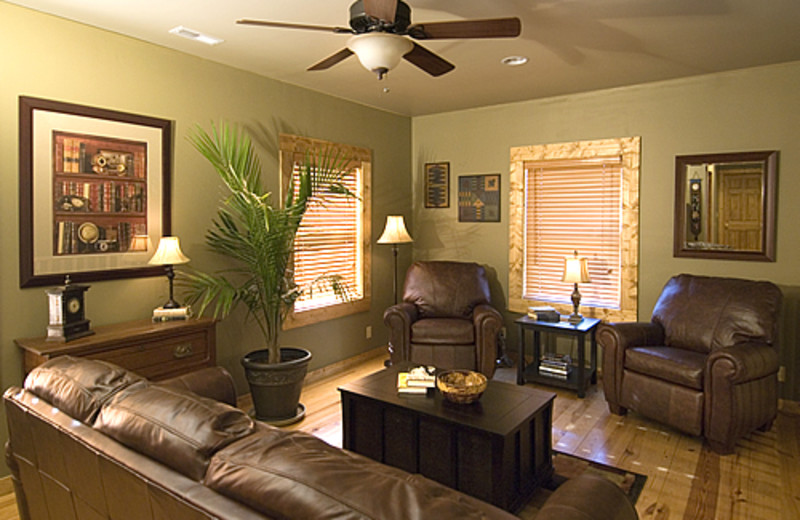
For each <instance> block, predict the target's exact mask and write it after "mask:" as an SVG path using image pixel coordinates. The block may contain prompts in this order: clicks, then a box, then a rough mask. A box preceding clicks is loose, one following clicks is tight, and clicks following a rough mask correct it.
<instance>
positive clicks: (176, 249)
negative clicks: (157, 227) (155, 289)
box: [148, 237, 189, 309]
mask: <svg viewBox="0 0 800 520" xmlns="http://www.w3.org/2000/svg"><path fill="white" fill-rule="evenodd" d="M188 261H189V258H188V257H187V256H186V255H184V254H183V252H182V251H181V244H180V241H179V240H178V237H161V240H160V241H159V242H158V249H156V253H155V254H154V255H153V258H151V259H150V261H149V262H148V263H149V264H151V265H163V266H164V267H165V269H166V272H167V279H169V300H168V301H167V303H165V304H164V305H163V307H164V308H165V309H178V308H180V306H181V305H180V304H179V303H178V302H176V301H175V298H173V296H172V282H173V280H174V279H175V271H174V270H173V268H172V266H173V265H178V264H185V263H187V262H188Z"/></svg>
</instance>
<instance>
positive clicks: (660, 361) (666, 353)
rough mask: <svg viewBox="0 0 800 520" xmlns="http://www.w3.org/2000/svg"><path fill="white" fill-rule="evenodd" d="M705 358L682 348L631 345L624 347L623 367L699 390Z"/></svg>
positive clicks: (701, 386)
mask: <svg viewBox="0 0 800 520" xmlns="http://www.w3.org/2000/svg"><path fill="white" fill-rule="evenodd" d="M707 358H708V356H706V355H705V354H700V353H698V352H694V351H691V350H685V349H682V348H673V347H633V348H629V349H627V350H625V369H626V370H633V371H635V372H639V373H640V374H645V375H648V376H651V377H656V378H658V379H663V380H664V381H669V382H670V383H675V384H676V385H681V386H688V387H689V388H694V389H695V390H702V389H703V369H704V368H705V364H706V359H707Z"/></svg>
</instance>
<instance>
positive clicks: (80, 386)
mask: <svg viewBox="0 0 800 520" xmlns="http://www.w3.org/2000/svg"><path fill="white" fill-rule="evenodd" d="M143 380H144V379H143V378H142V377H141V376H139V375H137V374H134V373H133V372H131V371H129V370H126V369H124V368H121V367H118V366H116V365H112V364H111V363H106V362H105V361H98V360H94V359H85V358H81V359H77V358H74V357H72V356H59V357H56V358H53V359H51V360H49V361H46V362H45V363H43V364H41V365H39V366H38V367H36V368H34V369H33V370H31V372H30V373H29V374H28V376H27V377H26V378H25V389H26V390H28V391H29V392H31V393H33V394H35V395H37V396H38V397H40V398H42V399H44V400H45V401H47V402H48V403H50V404H52V405H53V406H55V407H56V408H58V409H59V410H61V411H62V412H64V413H66V414H67V415H69V416H70V417H72V418H73V419H77V420H79V421H81V422H84V423H91V422H92V421H93V420H94V418H95V416H96V414H97V412H98V411H99V410H100V407H101V406H103V404H104V403H105V402H106V401H108V400H109V399H111V397H113V396H114V395H115V394H116V393H117V392H119V391H120V390H123V389H125V388H127V387H128V386H130V385H131V384H133V383H136V382H137V381H143Z"/></svg>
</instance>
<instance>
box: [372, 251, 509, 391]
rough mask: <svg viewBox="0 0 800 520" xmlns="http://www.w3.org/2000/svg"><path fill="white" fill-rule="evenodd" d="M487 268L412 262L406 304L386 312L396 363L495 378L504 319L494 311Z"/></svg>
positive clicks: (398, 305)
mask: <svg viewBox="0 0 800 520" xmlns="http://www.w3.org/2000/svg"><path fill="white" fill-rule="evenodd" d="M490 301H491V300H490V294H489V281H488V279H487V277H486V269H484V268H483V267H482V266H480V265H478V264H476V263H471V262H442V261H436V262H414V264H412V265H411V267H409V268H408V272H407V273H406V281H405V286H404V289H403V301H402V302H401V303H399V304H397V305H393V306H392V307H389V308H388V309H386V312H384V314H383V322H384V323H385V324H386V326H387V327H389V329H391V337H390V339H389V352H390V354H391V357H392V362H398V361H411V362H413V363H421V364H426V365H435V366H437V367H439V368H444V369H452V368H465V369H469V370H477V371H479V372H481V373H483V374H484V375H486V377H490V378H491V377H492V375H494V371H495V367H496V358H497V336H498V334H499V333H500V330H501V329H502V327H503V318H502V317H501V316H500V313H499V312H497V310H496V309H495V308H494V307H492V306H491V304H490Z"/></svg>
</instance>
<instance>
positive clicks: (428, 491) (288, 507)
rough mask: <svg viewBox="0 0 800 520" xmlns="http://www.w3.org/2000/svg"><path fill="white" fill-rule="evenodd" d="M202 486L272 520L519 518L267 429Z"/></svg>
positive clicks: (227, 455)
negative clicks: (275, 519) (286, 519)
mask: <svg viewBox="0 0 800 520" xmlns="http://www.w3.org/2000/svg"><path fill="white" fill-rule="evenodd" d="M205 484H206V485H207V486H209V487H210V488H212V489H214V490H216V491H218V492H219V493H221V494H223V495H226V496H228V497H229V498H232V499H234V500H236V501H239V502H243V503H245V504H247V505H249V506H250V507H252V508H253V509H256V510H258V511H260V512H262V513H264V514H265V515H267V516H270V517H273V518H315V519H322V518H336V519H341V520H346V519H373V520H377V519H387V520H396V519H397V518H403V519H405V520H415V519H424V518H430V519H436V520H446V519H450V518H459V519H478V518H487V517H489V518H508V519H512V518H516V517H514V516H512V515H509V514H508V513H505V512H504V511H501V510H500V509H497V508H495V507H494V506H491V505H489V504H486V503H483V502H480V501H478V500H476V499H474V498H472V497H468V496H466V495H463V494H461V493H459V492H457V491H455V490H452V489H450V488H447V487H445V486H443V485H441V484H438V483H436V482H433V481H431V480H429V479H426V478H424V477H422V476H420V475H411V474H409V473H406V472H404V471H402V470H399V469H396V468H393V467H389V466H386V465H383V464H380V463H378V462H375V461H373V460H371V459H368V458H366V457H363V456H361V455H357V454H354V453H351V452H348V451H345V450H340V449H338V448H334V447H333V446H330V445H329V444H326V443H325V442H324V441H322V440H320V439H318V438H316V437H313V436H311V435H309V434H306V433H303V432H296V431H295V432H292V431H283V430H279V429H277V428H270V427H259V431H257V432H256V433H254V434H253V435H251V436H250V437H247V438H246V439H242V440H240V441H238V442H236V443H234V444H231V445H230V446H228V447H227V448H225V449H224V450H221V451H219V452H218V453H217V454H216V455H214V457H213V458H212V459H211V464H210V465H209V468H208V472H207V473H206V478H205Z"/></svg>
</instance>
